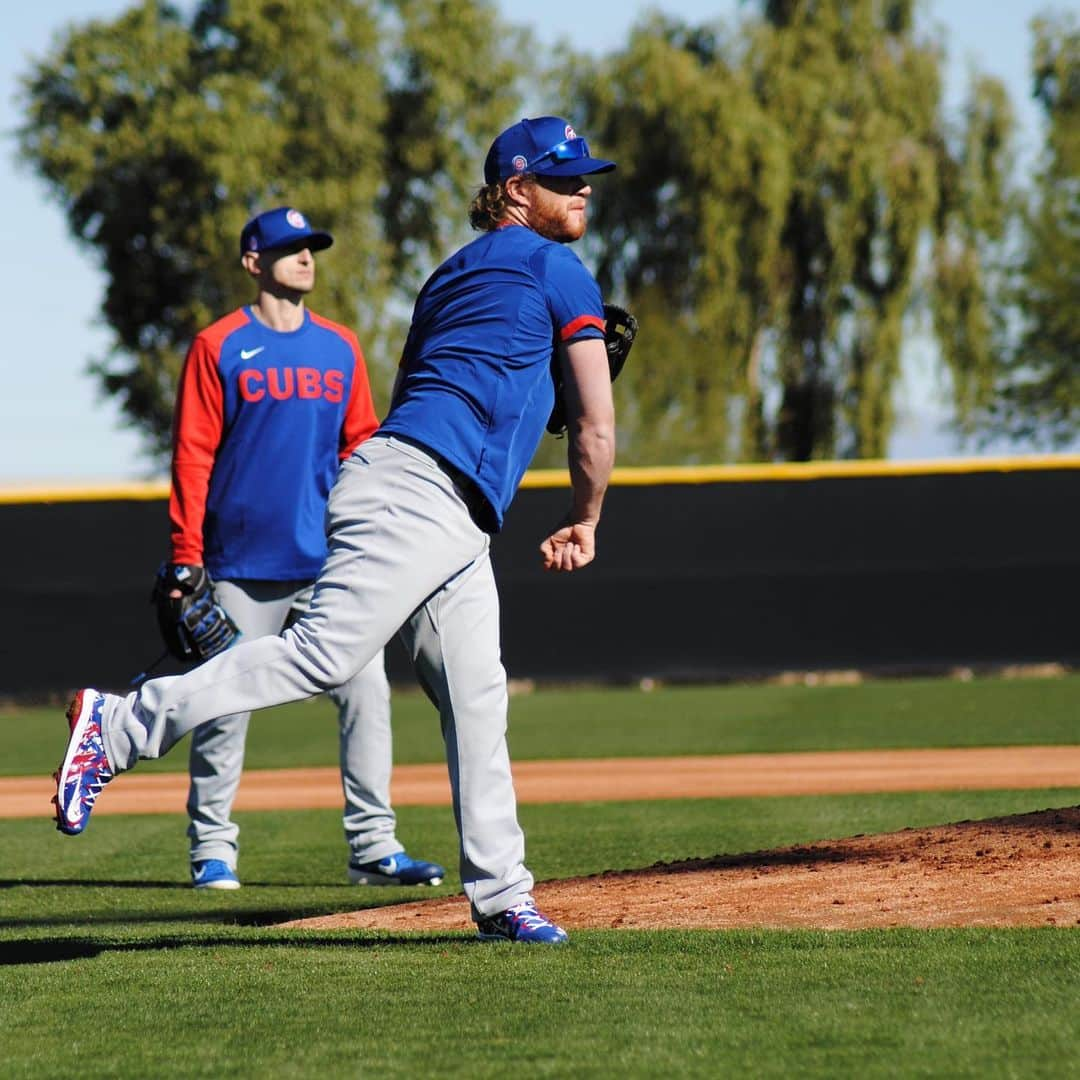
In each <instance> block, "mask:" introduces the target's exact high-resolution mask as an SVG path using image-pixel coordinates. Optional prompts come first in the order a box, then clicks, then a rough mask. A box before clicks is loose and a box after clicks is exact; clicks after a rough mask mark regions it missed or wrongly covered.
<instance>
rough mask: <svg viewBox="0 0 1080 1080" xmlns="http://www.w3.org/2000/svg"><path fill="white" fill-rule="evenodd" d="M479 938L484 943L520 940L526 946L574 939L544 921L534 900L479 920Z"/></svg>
mask: <svg viewBox="0 0 1080 1080" xmlns="http://www.w3.org/2000/svg"><path fill="white" fill-rule="evenodd" d="M476 936H477V937H478V938H479V939H480V940H481V941H520V942H521V943H522V944H525V945H562V944H564V943H565V942H567V941H569V940H570V938H569V935H568V934H567V933H566V931H565V930H564V929H563V928H562V927H561V926H556V925H555V923H553V922H552V921H551V920H550V919H546V918H544V916H543V915H541V914H540V912H539V911H537V910H536V905H535V904H534V903H533V902H532V901H527V902H526V903H524V904H515V905H514V906H513V907H512V908H507V909H506V910H505V911H501V912H499V914H498V915H487V916H484V917H483V918H481V919H478V920H477V922H476Z"/></svg>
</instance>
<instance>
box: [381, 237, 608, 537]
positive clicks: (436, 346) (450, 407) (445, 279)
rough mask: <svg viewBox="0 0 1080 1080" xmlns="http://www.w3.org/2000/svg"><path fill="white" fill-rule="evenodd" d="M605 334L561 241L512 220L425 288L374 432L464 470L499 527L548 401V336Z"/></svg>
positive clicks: (592, 288) (596, 291) (595, 302)
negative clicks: (389, 396)
mask: <svg viewBox="0 0 1080 1080" xmlns="http://www.w3.org/2000/svg"><path fill="white" fill-rule="evenodd" d="M603 336H604V305H603V300H602V298H601V296H600V288H599V286H598V285H597V284H596V281H595V279H594V278H593V276H592V274H590V273H589V271H588V270H586V269H585V267H584V266H583V265H582V263H581V260H580V259H579V258H578V257H577V255H575V254H574V253H573V252H572V251H571V250H570V249H569V248H568V247H566V246H565V245H564V244H559V243H556V242H555V241H552V240H547V239H545V238H544V237H542V236H540V235H539V234H538V233H536V232H534V231H533V230H532V229H528V228H525V227H524V226H520V225H508V226H505V227H503V228H500V229H496V230H495V231H493V232H490V233H485V234H484V235H483V236H480V237H478V238H477V239H476V240H474V241H472V243H470V244H467V245H466V246H465V247H463V248H462V249H461V250H460V251H458V252H457V253H455V254H454V255H452V256H451V257H450V258H449V259H447V260H446V262H444V263H443V264H442V266H440V267H439V268H438V269H437V270H436V271H435V273H434V274H432V276H431V277H430V278H429V279H428V281H427V283H426V284H425V286H424V288H423V289H422V290H421V292H420V295H419V297H418V298H417V301H416V306H415V308H414V311H413V321H412V326H411V328H410V330H409V336H408V339H407V340H406V343H405V349H404V352H403V355H402V359H401V365H402V370H401V377H400V379H399V382H398V388H397V392H396V394H395V397H394V401H393V404H392V405H391V408H390V412H389V414H388V415H387V417H386V419H385V420H384V421H383V423H382V427H381V428H380V432H381V433H383V434H391V435H402V436H405V437H407V438H410V439H413V440H415V441H416V442H418V443H420V444H422V445H423V446H426V447H427V448H428V449H430V450H433V451H434V452H435V453H437V454H439V455H441V456H442V457H443V458H445V459H446V460H447V461H449V462H451V463H452V464H453V465H455V466H456V467H457V468H458V469H460V470H461V471H462V472H463V473H465V474H466V475H467V476H469V477H470V478H472V480H473V481H474V483H475V484H476V486H477V487H478V488H479V490H480V491H481V493H482V494H483V495H484V498H485V499H486V500H487V501H488V503H490V505H491V508H492V511H493V515H494V523H495V526H496V527H500V526H501V525H502V520H503V515H504V514H505V512H506V509H507V507H508V506H509V505H510V502H511V500H512V499H513V497H514V494H515V492H516V491H517V489H518V485H519V484H520V483H521V478H522V476H523V475H524V474H525V470H526V469H527V468H528V466H529V463H530V462H531V461H532V458H533V455H534V454H535V453H536V448H537V446H538V445H539V443H540V439H541V438H542V436H543V434H544V425H545V424H546V423H547V418H548V415H549V414H550V412H551V406H552V404H553V402H554V386H553V383H552V380H551V356H552V348H553V345H554V344H555V343H557V342H565V343H569V342H572V341H578V340H581V339H584V338H602V337H603Z"/></svg>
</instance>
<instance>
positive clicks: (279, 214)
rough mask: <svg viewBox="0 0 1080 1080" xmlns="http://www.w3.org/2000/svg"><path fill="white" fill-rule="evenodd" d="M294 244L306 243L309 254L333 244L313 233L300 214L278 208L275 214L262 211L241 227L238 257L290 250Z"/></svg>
mask: <svg viewBox="0 0 1080 1080" xmlns="http://www.w3.org/2000/svg"><path fill="white" fill-rule="evenodd" d="M297 240H306V241H307V246H308V247H309V248H310V249H311V250H312V251H322V250H323V249H324V248H328V247H329V246H330V245H331V244H332V243H333V242H334V238H333V237H332V236H331V235H330V234H329V233H325V232H315V230H314V229H312V227H311V226H310V225H309V224H308V219H307V218H306V217H304V215H303V214H301V213H300V211H299V210H294V209H293V208H292V207H291V206H279V207H277V209H275V210H265V211H263V213H261V214H258V215H257V216H256V217H253V218H252V219H251V220H250V221H249V222H248V223H247V224H246V225H245V226H244V231H243V232H242V233H240V254H241V255H243V254H245V253H246V252H248V251H272V250H273V249H274V248H283V247H289V246H290V245H291V244H295V243H296V241H297Z"/></svg>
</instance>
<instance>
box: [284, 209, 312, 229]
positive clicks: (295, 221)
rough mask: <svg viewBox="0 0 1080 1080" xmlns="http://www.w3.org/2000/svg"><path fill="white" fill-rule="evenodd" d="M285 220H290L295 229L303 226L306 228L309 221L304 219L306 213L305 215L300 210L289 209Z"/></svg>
mask: <svg viewBox="0 0 1080 1080" xmlns="http://www.w3.org/2000/svg"><path fill="white" fill-rule="evenodd" d="M285 220H286V221H287V222H288V223H289V224H290V225H291V226H292V227H293V228H294V229H303V228H306V227H307V222H306V221H305V220H304V215H303V214H301V213H300V211H299V210H290V211H289V212H288V213H287V214H286V215H285Z"/></svg>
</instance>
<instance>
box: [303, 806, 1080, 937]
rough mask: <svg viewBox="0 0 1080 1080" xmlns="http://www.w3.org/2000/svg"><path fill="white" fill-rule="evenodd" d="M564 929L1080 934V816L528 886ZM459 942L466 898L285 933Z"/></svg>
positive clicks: (308, 922)
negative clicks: (435, 937)
mask: <svg viewBox="0 0 1080 1080" xmlns="http://www.w3.org/2000/svg"><path fill="white" fill-rule="evenodd" d="M535 896H536V900H537V903H538V905H539V906H540V908H541V909H542V910H543V911H544V912H545V914H547V915H549V916H550V917H551V918H553V919H555V920H556V921H557V922H559V923H561V924H562V925H563V926H565V927H566V928H567V929H570V930H573V929H586V928H606V929H610V928H628V929H661V928H672V929H675V928H685V929H690V928H693V929H728V928H734V927H778V928H806V929H809V928H819V929H867V928H872V927H885V926H915V927H940V926H1047V925H1051V926H1073V925H1077V924H1080V807H1067V808H1064V809H1059V810H1043V811H1039V812H1037V813H1031V814H1021V815H1016V816H1013V817H1002V818H989V819H987V820H984V821H962V822H959V823H956V824H952V825H942V826H936V827H934V828H927V829H904V830H903V831H901V832H897V833H888V834H883V835H877V836H854V837H849V838H847V839H843V840H835V841H820V842H817V843H813V844H808V845H805V846H800V847H789V848H779V849H777V850H774V851H755V852H750V853H747V854H742V855H718V856H716V857H714V858H710V859H693V860H688V861H685V862H676V863H661V864H657V865H655V866H650V867H648V868H646V869H643V870H630V871H608V872H606V873H603V874H595V875H591V876H589V877H583V878H570V879H568V880H565V881H547V882H543V883H541V884H538V885H537V886H536V890H535ZM282 925H283V926H286V927H291V928H300V929H319V930H323V929H342V928H346V929H361V928H364V929H378V930H393V931H401V930H469V929H471V926H472V924H471V922H470V921H469V909H468V904H467V903H466V902H465V901H464V900H463V898H462V897H460V896H457V897H449V898H440V899H435V900H426V901H419V902H415V903H408V904H396V905H393V906H390V907H383V908H372V909H368V910H365V911H356V912H350V913H347V914H342V915H330V916H324V917H320V918H314V919H302V920H298V921H294V922H288V923H284V924H282Z"/></svg>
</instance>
